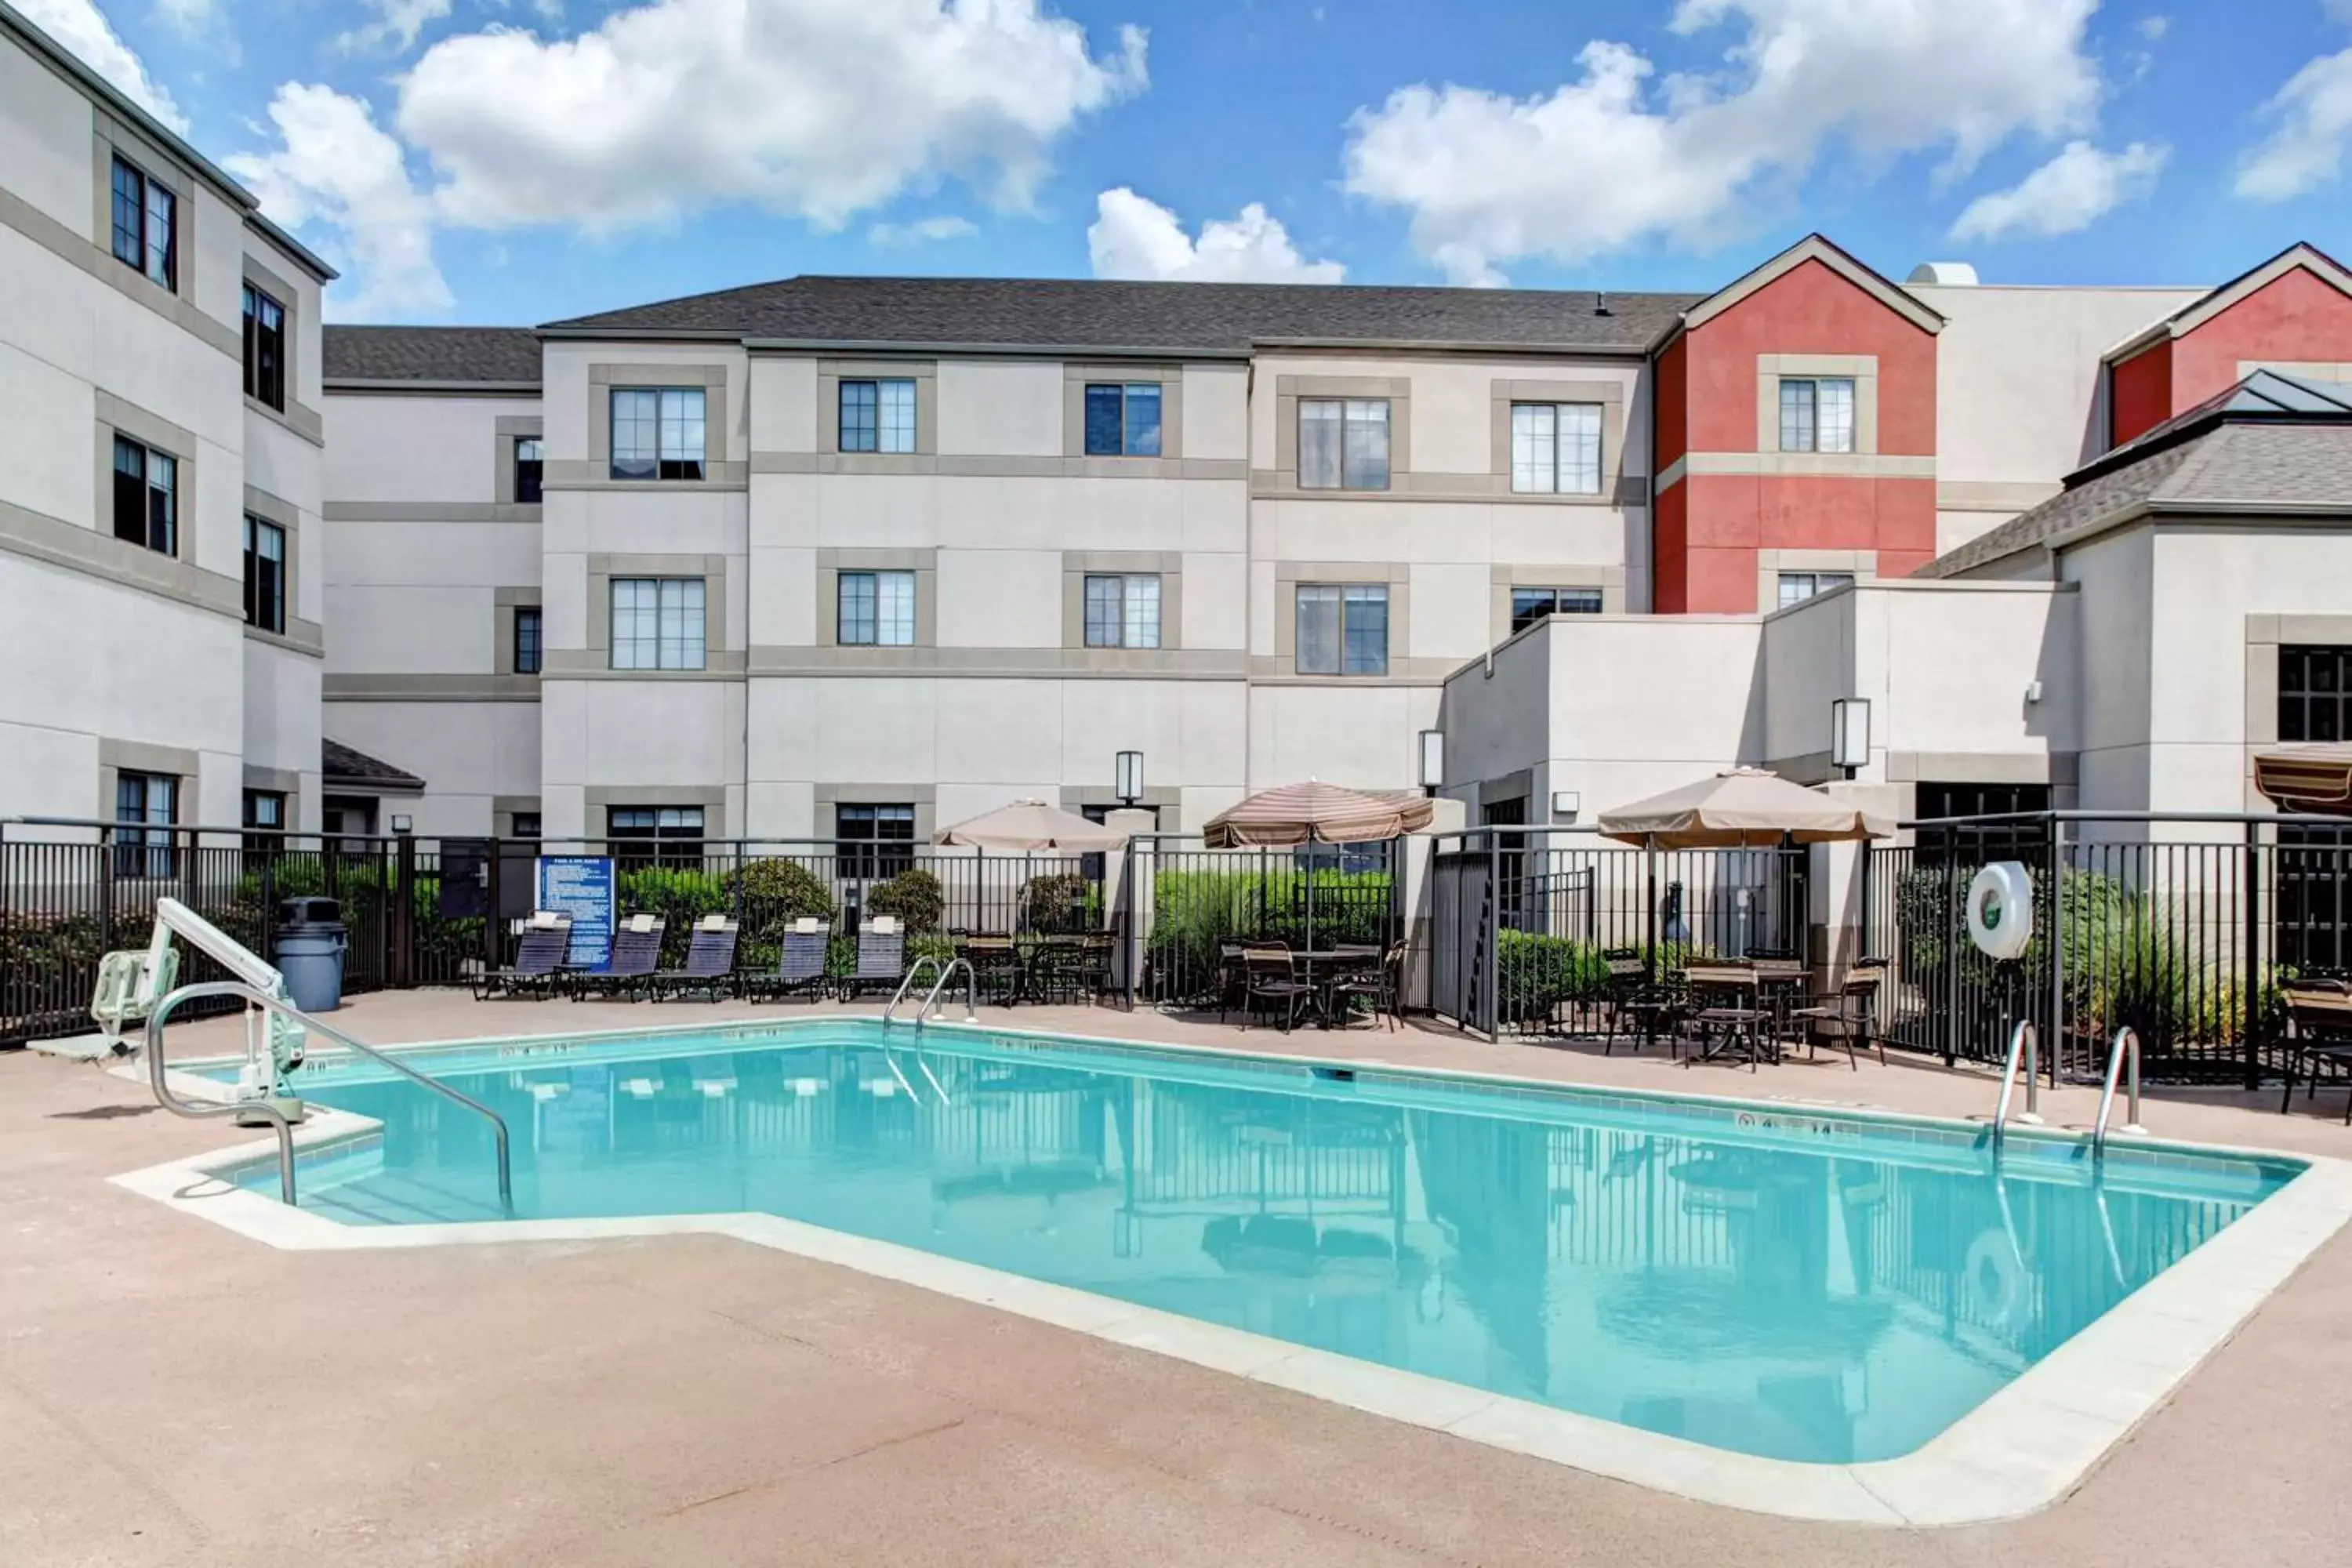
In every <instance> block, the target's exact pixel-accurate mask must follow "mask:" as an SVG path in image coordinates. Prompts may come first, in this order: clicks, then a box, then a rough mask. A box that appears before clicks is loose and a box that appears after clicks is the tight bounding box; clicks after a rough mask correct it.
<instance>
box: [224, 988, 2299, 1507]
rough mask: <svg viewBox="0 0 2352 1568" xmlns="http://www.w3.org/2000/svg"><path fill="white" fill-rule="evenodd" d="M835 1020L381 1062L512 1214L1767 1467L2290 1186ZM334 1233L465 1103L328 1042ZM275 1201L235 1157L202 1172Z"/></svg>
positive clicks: (2195, 1162)
mask: <svg viewBox="0 0 2352 1568" xmlns="http://www.w3.org/2000/svg"><path fill="white" fill-rule="evenodd" d="M912 1038H913V1035H912V1031H910V1030H908V1028H907V1027H906V1026H898V1027H897V1028H896V1029H894V1030H891V1031H890V1032H889V1034H888V1036H887V1039H888V1040H889V1042H890V1044H889V1046H888V1047H887V1048H886V1047H885V1044H884V1042H885V1039H886V1036H885V1033H884V1026H880V1025H878V1024H876V1023H873V1022H870V1021H864V1020H842V1021H828V1022H812V1023H807V1024H791V1025H782V1026H765V1027H746V1026H732V1027H730V1028H726V1029H721V1030H709V1031H700V1032H693V1033H681V1034H679V1035H678V1036H676V1037H664V1038H657V1039H656V1038H646V1037H635V1038H632V1039H628V1040H625V1041H601V1042H599V1041H583V1042H571V1043H564V1042H556V1043H552V1044H541V1045H532V1046H528V1047H508V1048H505V1049H494V1048H472V1049H461V1050H452V1051H446V1052H438V1053H432V1054H429V1055H419V1056H418V1057H416V1058H415V1059H416V1060H417V1062H418V1064H419V1065H420V1066H421V1067H423V1068H424V1069H425V1071H427V1072H430V1073H433V1074H434V1075H435V1076H436V1077H440V1078H442V1079H446V1081H448V1082H449V1083H451V1084H453V1085H455V1086H456V1087H457V1088H458V1089H463V1090H464V1091H465V1092H467V1094H470V1095H472V1096H474V1097H475V1098H477V1099H478V1100H483V1101H485V1102H487V1103H488V1104H489V1105H490V1106H492V1107H493V1108H495V1109H496V1110H499V1112H501V1113H502V1114H503V1115H504V1116H505V1117H506V1119H507V1121H508V1124H509V1127H510V1129H511V1130H512V1135H513V1141H514V1153H513V1160H514V1189H515V1206H516V1212H517V1214H518V1215H519V1216H521V1217H527V1218H529V1217H551V1216H572V1215H638V1214H672V1213H733V1212H739V1211H746V1210H764V1211H766V1212H768V1213H772V1214H777V1215H786V1216H788V1217H790V1218H793V1219H797V1220H804V1221H808V1222H810V1223H813V1224H815V1225H820V1226H829V1227H831V1228H834V1229H837V1230H842V1231H848V1232H853V1233H856V1234H857V1235H860V1236H866V1237H877V1238H879V1239H882V1240H885V1241H891V1242H897V1243H899V1244H901V1245H904V1246H908V1247H919V1248H921V1249H923V1250H925V1251H928V1252H933V1253H940V1254H945V1255H948V1256H950V1257H954V1258H963V1259H966V1260H969V1261H971V1262H973V1263H978V1264H982V1265H986V1266H988V1267H991V1268H1000V1269H1004V1270H1007V1271H1010V1272H1012V1273H1015V1274H1021V1275H1025V1276H1028V1277H1031V1278H1034V1279H1045V1280H1051V1281H1053V1282H1055V1283H1056V1284H1061V1285H1067V1286H1073V1287H1076V1288H1078V1289H1086V1290H1092V1291H1096V1292H1098V1293H1100V1294H1102V1295H1106V1296H1112V1297H1117V1298H1119V1299H1121V1300H1129V1301H1133V1302H1137V1303H1139V1304H1142V1305H1145V1306H1150V1307H1155V1308H1159V1309H1161V1310H1167V1311H1171V1312H1177V1313H1181V1314H1183V1315H1185V1316H1187V1317H1192V1318H1198V1319H1202V1320H1206V1321H1211V1322H1216V1323H1223V1324H1228V1325H1231V1326H1233V1327H1234V1328H1239V1329H1245V1330H1249V1331H1254V1332H1256V1333H1260V1334H1265V1335H1270V1336H1272V1337H1274V1338H1276V1339H1281V1340H1287V1341H1291V1342H1296V1343H1298V1344H1303V1345H1313V1346H1317V1347H1319V1348H1321V1349H1324V1350H1328V1351H1334V1352H1339V1353H1341V1354H1345V1355H1350V1356H1358V1357H1361V1358H1363V1359H1365V1360H1368V1361H1372V1362H1378V1363H1383V1364H1385V1365H1389V1366H1395V1367H1404V1368H1409V1369H1411V1370H1412V1371H1414V1372H1419V1373H1427V1374H1429V1375H1432V1376H1435V1377H1441V1378H1446V1379H1450V1380H1452V1381H1454V1382H1456V1383H1462V1384H1471V1385H1474V1386H1475V1387H1479V1388H1484V1389H1489V1390H1493V1391H1495V1392H1496V1393H1501V1394H1512V1395H1515V1396H1517V1397H1520V1398H1525V1399H1531V1400H1537V1401H1539V1402H1541V1403H1544V1404H1548V1405H1556V1406H1559V1407H1561V1408H1564V1409H1569V1410H1574V1411H1578V1412H1581V1413H1583V1414H1586V1415H1595V1416H1600V1417H1602V1418H1604V1419H1607V1420H1612V1421H1618V1422H1622V1423H1625V1424H1628V1425H1631V1426H1639V1427H1644V1428H1647V1429H1649V1430H1651V1431H1655V1432H1664V1433H1669V1434H1672V1435H1675V1436H1683V1437H1688V1438H1692V1439H1695V1440H1696V1441H1699V1442H1703V1443H1707V1444H1712V1445H1714V1446H1716V1447H1723V1448H1728V1449H1735V1450H1738V1451H1739V1452H1743V1453H1748V1454H1758V1455H1765V1456H1769V1457H1773V1458H1787V1459H1797V1460H1807V1461H1816V1462H1851V1461H1866V1460H1874V1459H1885V1458H1895V1457H1897V1456H1899V1455H1902V1454H1905V1453H1908V1452H1909V1451H1911V1450H1912V1449H1914V1448H1916V1447H1919V1446H1920V1445H1921V1444H1922V1443H1925V1442H1926V1441H1927V1440H1928V1439H1929V1438H1931V1437H1933V1436H1935V1435H1936V1434H1937V1433H1938V1432H1940V1431H1942V1430H1943V1429H1944V1428H1945V1427H1946V1426H1948V1425H1950V1424H1951V1423H1952V1422H1953V1421H1954V1420H1956V1419H1958V1417H1959V1416H1961V1415H1965V1414H1966V1413H1967V1412H1968V1411H1969V1410H1970V1409H1971V1408H1973V1407H1974V1406H1975V1405H1978V1404H1979V1403H1980V1402H1981V1401H1983V1400H1984V1399H1985V1398H1986V1397H1987V1396H1988V1395H1990V1394H1992V1393H1993V1392H1994V1391H1995V1390H1997V1389H1999V1388H2000V1386H2001V1385H2002V1384H2006V1383H2008V1382H2009V1381H2011V1379H2013V1378H2015V1377H2016V1376H2017V1375H2018V1374H2019V1373H2021V1372H2023V1371H2024V1370H2025V1369H2026V1368H2027V1367H2028V1366H2030V1365H2032V1363H2034V1362H2035V1361H2037V1360H2039V1359H2040V1358H2041V1357H2042V1356H2044V1355H2046V1354H2048V1353H2049V1352H2051V1351H2052V1350H2053V1349H2054V1348H2055V1347H2056V1346H2058V1345H2059V1344H2060V1343H2062V1342H2064V1341H2065V1340H2066V1339H2068V1338H2069V1337H2071V1336H2072V1335H2074V1334H2075V1333H2076V1332H2078V1331H2081V1330H2082V1329H2083V1328H2084V1327H2085V1326H2086V1325H2088V1324H2089V1323H2090V1322H2091V1321H2093V1320H2095V1319H2096V1318H2097V1317H2098V1316H2099V1315H2100V1314H2101V1313H2102V1312H2105V1310H2107V1309H2108V1308H2110V1307H2112V1306H2114V1305H2115V1304H2116V1302H2117V1301H2118V1300H2122V1299H2123V1297H2124V1296H2126V1294H2128V1293H2129V1292H2130V1291H2131V1290H2133V1289H2137V1287H2138V1286H2140V1285H2141V1284H2143V1283H2145V1282H2146V1281H2147V1280H2148V1279H2151V1278H2153V1277H2154V1276H2155V1275H2156V1274H2158V1272H2160V1271H2161V1270H2163V1269H2164V1268H2167V1267H2168V1266H2169V1265H2170V1264H2172V1263H2174V1262H2176V1261H2178V1260H2179V1258H2182V1257H2183V1256H2185V1255H2186V1254H2187V1253H2189V1251H2190V1250H2191V1249H2193V1248H2194V1247H2197V1246H2198V1245H2199V1244H2200V1242H2202V1241H2204V1240H2205V1239H2206V1238H2208V1237H2211V1236H2212V1235H2214V1234H2215V1233H2217V1232H2218V1231H2220V1230H2221V1228H2222V1227H2223V1226H2227V1225H2228V1224H2230V1223H2231V1221H2232V1220H2233V1219H2235V1218H2236V1217H2237V1216H2238V1215H2242V1214H2244V1213H2245V1212H2246V1211H2247V1210H2248V1209H2249V1208H2251V1207H2252V1205H2254V1204H2256V1203H2258V1202H2260V1201H2261V1200H2262V1199H2263V1197H2264V1196H2266V1195H2267V1194H2270V1193H2271V1192H2273V1191H2274V1190H2276V1189H2277V1188H2278V1187H2279V1186H2280V1185H2282V1184H2284V1183H2285V1182H2286V1181H2288V1180H2290V1179H2291V1178H2292V1177H2293V1176H2294V1174H2296V1173H2297V1172H2298V1171H2299V1170H2300V1167H2299V1166H2297V1165H2295V1164H2294V1163H2289V1162H2270V1161H2262V1160H2255V1159H2234V1158H2229V1157H2224V1156H2218V1155H2208V1154H2197V1153H2188V1152H2180V1153H2170V1152H2168V1153H2157V1152H2141V1151H2124V1150H2118V1151H2116V1152H2112V1153H2111V1154H2110V1155H2109V1157H2108V1159H2107V1160H2106V1161H2105V1165H2104V1168H2103V1169H2100V1168H2095V1166H2094V1165H2093V1164H2092V1163H2090V1162H2089V1161H2088V1160H2087V1158H2086V1157H2085V1156H2084V1154H2083V1153H2082V1152H2081V1151H2080V1147H2079V1145H2077V1144H2074V1143H2071V1142H2058V1141H2055V1140H2047V1141H2045V1140H2036V1139H2031V1138H2021V1137H2013V1138H2011V1140H2010V1142H2009V1144H2008V1147H2007V1149H2006V1151H2005V1152H2003V1154H2002V1155H2001V1156H2000V1160H1999V1162H1998V1163H1996V1162H1995V1161H1994V1159H1993V1157H1992V1156H1991V1154H1990V1150H1989V1149H1988V1148H1987V1147H1985V1146H1984V1144H1983V1142H1982V1139H1981V1135H1980V1134H1979V1133H1978V1132H1976V1131H1973V1130H1970V1129H1964V1128H1951V1129H1943V1128H1937V1127H1932V1126H1922V1125H1920V1124H1916V1123H1910V1124H1905V1123H1896V1122H1886V1121H1870V1120H1867V1119H1864V1118H1858V1117H1851V1116H1845V1115H1841V1114H1838V1113H1835V1112H1829V1111H1821V1110H1812V1109H1809V1108H1800V1107H1793V1106H1766V1105H1750V1106H1744V1107H1743V1106H1740V1105H1738V1104H1736V1103H1733V1102H1727V1101H1706V1100H1675V1099H1671V1098H1666V1097H1653V1098H1637V1097H1632V1096H1623V1095H1608V1094H1601V1093H1594V1092H1584V1091H1576V1090H1561V1091H1552V1090H1523V1089H1513V1088H1509V1087H1505V1086H1491V1085H1486V1086H1482V1085H1475V1084H1465V1083H1462V1082H1459V1081H1449V1080H1444V1079H1427V1078H1420V1077H1416V1076H1413V1075H1411V1074H1407V1073H1402V1072H1396V1073H1391V1072H1385V1071H1375V1070H1373V1069H1370V1068H1364V1069H1360V1070H1359V1071H1358V1072H1356V1073H1354V1074H1353V1075H1352V1076H1350V1075H1347V1074H1344V1073H1339V1072H1335V1071H1331V1070H1318V1069H1315V1068H1308V1067H1306V1066H1303V1065H1298V1064H1292V1063H1284V1062H1276V1061H1256V1060H1252V1059H1250V1058H1212V1057H1205V1056H1201V1055H1192V1054H1186V1053H1181V1052H1176V1051H1168V1050H1158V1049H1149V1048H1143V1047H1136V1048H1132V1049H1130V1048H1127V1047H1111V1046H1105V1045H1090V1044H1087V1043H1084V1042H1076V1041H1051V1040H1045V1039H1041V1038H1036V1037H1014V1036H993V1035H982V1034H974V1033H964V1032H958V1031H944V1032H943V1031H940V1030H932V1031H929V1032H927V1033H925V1034H924V1035H923V1036H922V1037H921V1041H920V1048H919V1049H917V1048H914V1047H912V1046H911V1045H909V1044H908V1043H907V1042H908V1041H910V1040H911V1039H912ZM302 1083H303V1092H304V1093H305V1094H306V1095H307V1096H308V1097H309V1098H310V1099H313V1100H318V1101H320V1102H322V1103H325V1104H329V1105H332V1106H336V1107H340V1108H342V1109H345V1110H354V1111H358V1112H361V1113H363V1114H365V1115H368V1116H372V1117H375V1118H378V1119H380V1120H381V1121H383V1132H382V1135H381V1138H380V1139H375V1138H371V1139H368V1140H363V1141H362V1142H358V1143H356V1144H353V1145H352V1146H350V1147H348V1148H346V1149H344V1150H342V1151H341V1152H334V1153H331V1154H328V1155H324V1156H321V1157H317V1158H313V1159H311V1160H310V1161H308V1162H306V1164H305V1167H304V1170H303V1184H302V1189H301V1203H302V1206H304V1207H305V1208H310V1209H315V1210H318V1211H320V1213H322V1214H326V1215H332V1216H333V1217H334V1218H336V1219H339V1220H341V1221H343V1222H345V1223H348V1224H353V1225H402V1224H415V1223H425V1222H432V1221H446V1220H471V1219H489V1218H495V1217H497V1212H498V1211H497V1208H496V1205H495V1191H496V1186H495V1180H494V1177H493V1163H492V1159H491V1152H490V1150H491V1143H490V1136H489V1132H488V1127H487V1125H486V1124H485V1123H483V1122H482V1121H480V1119H478V1118H477V1117H473V1116H470V1115H467V1114H466V1113H464V1112H462V1111H460V1110H457V1108H456V1107H454V1106H451V1105H448V1104H447V1103H446V1102H444V1101H442V1100H437V1099H436V1098H434V1097H432V1096H430V1095H428V1094H426V1093H425V1091H423V1090H421V1089H416V1088H415V1086H413V1085H411V1084H408V1083H405V1082H404V1081H401V1080H398V1079H390V1078H389V1077H388V1076H387V1075H385V1074H383V1072H381V1070H380V1069H375V1068H370V1067H368V1066H367V1065H366V1064H364V1063H352V1062H348V1061H326V1062H321V1063H319V1064H315V1065H314V1066H312V1067H310V1068H304V1069H303V1072H302ZM241 1179H243V1180H245V1181H247V1183H248V1184H250V1185H252V1186H254V1187H256V1188H257V1190H261V1191H266V1192H274V1191H275V1183H276V1173H275V1168H274V1166H270V1165H262V1166H257V1167H254V1168H252V1169H251V1170H250V1171H248V1172H247V1173H245V1174H244V1176H243V1177H242V1178H241Z"/></svg>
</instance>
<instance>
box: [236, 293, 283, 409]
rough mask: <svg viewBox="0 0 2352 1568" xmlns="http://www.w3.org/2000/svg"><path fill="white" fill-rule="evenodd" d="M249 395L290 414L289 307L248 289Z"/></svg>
mask: <svg viewBox="0 0 2352 1568" xmlns="http://www.w3.org/2000/svg"><path fill="white" fill-rule="evenodd" d="M245 395H247V397H252V398H257V399H259V400H260V401H261V402H263V403H266V404H268V405H269V406H270V407H272V408H275V409H277V410H278V412H279V413H281V414H282V413H284V412H285V411H286V307H285V306H283V305H280V304H279V303H278V301H277V300H273V299H271V298H270V297H269V296H268V295H267V294H265V293H263V292H262V291H261V290H260V289H257V288H255V287H254V286H253V285H252V284H250V283H248V284H247V285H246V286H245Z"/></svg>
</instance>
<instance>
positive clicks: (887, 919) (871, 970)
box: [841, 915, 907, 997]
mask: <svg viewBox="0 0 2352 1568" xmlns="http://www.w3.org/2000/svg"><path fill="white" fill-rule="evenodd" d="M906 973H907V933H906V931H904V930H903V929H902V928H901V927H900V926H899V924H898V921H897V919H895V918H894V917H892V916H890V915H877V916H875V917H874V918H873V919H872V920H870V921H866V924H865V925H863V926H861V927H859V928H858V931H857V967H856V969H854V970H852V971H851V972H850V973H847V974H845V975H843V976H842V977H841V994H842V995H843V996H844V997H849V996H855V995H856V994H858V993H859V992H861V991H866V990H871V989H873V988H875V987H877V986H881V987H885V988H893V987H896V986H897V985H898V982H899V980H900V979H901V978H903V977H904V976H905V974H906Z"/></svg>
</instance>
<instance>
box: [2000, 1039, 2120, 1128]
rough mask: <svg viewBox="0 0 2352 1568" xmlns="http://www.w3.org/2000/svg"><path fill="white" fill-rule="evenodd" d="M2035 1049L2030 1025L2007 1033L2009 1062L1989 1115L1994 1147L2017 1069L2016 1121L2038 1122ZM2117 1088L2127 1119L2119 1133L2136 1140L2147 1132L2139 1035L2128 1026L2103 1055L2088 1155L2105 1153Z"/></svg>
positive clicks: (2006, 1117)
mask: <svg viewBox="0 0 2352 1568" xmlns="http://www.w3.org/2000/svg"><path fill="white" fill-rule="evenodd" d="M2035 1047H2036V1041H2035V1037H2034V1033H2033V1026H2032V1024H2030V1023H2021V1024H2020V1025H2018V1026H2017V1027H2016V1028H2015V1029H2014V1030H2012V1031H2011V1034H2010V1037H2009V1060H2008V1061H2007V1063H2006V1064H2005V1065H2004V1066H2003V1067H2002V1068H2001V1072H2000V1104H1999V1105H1998V1106H1996V1107H1995V1108H1994V1110H1993V1113H1992V1141H1993V1143H1994V1145H1995V1146H1996V1147H1998V1146H1999V1144H2000V1138H2001V1133H2002V1131H2004V1130H2005V1129H2006V1128H2007V1126H2008V1124H2009V1120H2010V1117H2009V1108H2010V1103H2011V1100H2013V1099H2014V1098H2015V1096H2016V1093H2017V1075H2018V1069H2019V1068H2020V1067H2022V1068H2024V1071H2025V1109H2024V1110H2022V1111H2021V1112H2019V1113H2018V1117H2017V1120H2018V1121H2021V1122H2038V1121H2041V1120H2042V1118H2041V1116H2040V1115H2039V1114H2038V1113H2037V1110H2036V1107H2037V1106H2038V1105H2039V1104H2040V1102H2041V1097H2040V1094H2039V1092H2038V1089H2039V1083H2040V1080H2039V1079H2038V1078H2037V1077H2036V1074H2037V1072H2038V1070H2039V1064H2038V1061H2037V1058H2038V1057H2039V1055H2040V1053H2039V1051H2038V1050H2037V1049H2036V1048H2035ZM2118 1084H2121V1085H2122V1087H2123V1089H2124V1094H2125V1102H2126V1103H2125V1108H2124V1114H2125V1115H2126V1117H2127V1118H2128V1119H2129V1120H2127V1121H2125V1123H2124V1125H2123V1131H2125V1132H2126V1133H2129V1134H2131V1135H2132V1136H2134V1137H2137V1136H2139V1135H2141V1134H2143V1133H2145V1132H2147V1128H2145V1127H2142V1126H2141V1125H2140V1123H2139V1031H2138V1030H2137V1029H2135V1028H2133V1027H2132V1026H2130V1025H2128V1024H2126V1025H2125V1026H2123V1027H2122V1028H2120V1029H2117V1030H2116V1043H2115V1045H2114V1046H2113V1047H2110V1048H2109V1049H2108V1051H2107V1076H2106V1079H2105V1083H2104V1085H2103V1086H2102V1087H2101V1089H2100V1090H2099V1115H2098V1119H2097V1120H2096V1121H2094V1122H2092V1124H2091V1152H2093V1153H2094V1154H2101V1155H2103V1154H2105V1152H2107V1127H2108V1124H2109V1123H2110V1122H2112V1121H2114V1120H2115V1114H2116V1087H2117V1085H2118Z"/></svg>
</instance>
